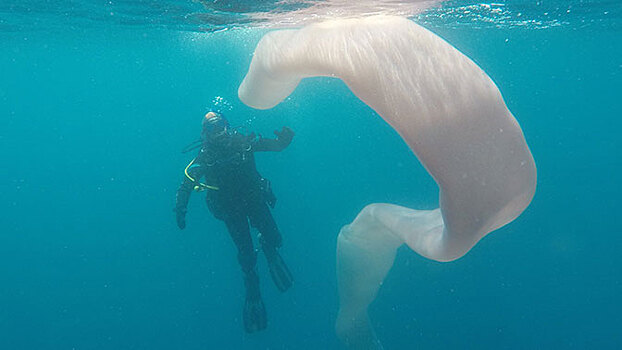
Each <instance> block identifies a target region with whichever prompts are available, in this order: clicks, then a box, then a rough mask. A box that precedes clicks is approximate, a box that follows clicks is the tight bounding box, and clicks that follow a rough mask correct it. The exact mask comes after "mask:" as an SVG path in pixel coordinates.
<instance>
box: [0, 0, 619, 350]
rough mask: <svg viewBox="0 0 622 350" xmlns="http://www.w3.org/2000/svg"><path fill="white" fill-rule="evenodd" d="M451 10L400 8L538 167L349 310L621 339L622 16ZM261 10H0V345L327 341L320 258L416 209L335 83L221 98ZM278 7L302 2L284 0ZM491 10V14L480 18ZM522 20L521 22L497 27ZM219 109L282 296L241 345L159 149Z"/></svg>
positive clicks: (267, 294) (534, 344)
mask: <svg viewBox="0 0 622 350" xmlns="http://www.w3.org/2000/svg"><path fill="white" fill-rule="evenodd" d="M481 5H482V4H479V3H473V2H466V1H461V2H459V1H454V2H451V3H448V4H445V5H443V7H441V8H439V9H432V10H430V11H429V12H426V13H423V14H419V15H415V16H413V19H414V20H416V21H418V22H419V23H422V24H424V25H425V26H426V27H428V28H430V29H431V30H433V31H434V32H435V33H437V34H438V35H440V36H441V37H443V38H444V39H446V40H447V41H448V42H450V43H451V44H452V45H454V46H456V47H457V48H458V49H460V50H461V51H462V52H464V53H465V54H466V55H468V56H469V57H471V58H472V59H473V60H474V61H475V62H477V63H478V64H479V65H480V66H481V67H482V68H483V69H484V70H485V71H486V72H487V73H488V74H489V75H490V76H491V77H492V78H493V80H494V81H495V82H496V83H497V85H498V86H499V88H500V90H501V92H502V93H503V96H504V98H505V100H506V103H507V105H508V107H509V108H510V110H511V111H512V112H513V114H514V115H515V116H516V118H517V120H518V121H519V123H520V124H521V127H522V129H523V131H524V133H525V136H526V138H527V142H528V144H529V146H530V148H531V151H532V153H533V155H534V158H535V160H536V164H537V166H538V189H537V193H536V196H535V198H534V200H533V202H532V203H531V205H530V206H529V207H528V208H527V210H526V211H525V212H524V213H523V214H522V215H521V216H520V217H519V218H518V219H517V220H516V221H514V222H512V223H511V224H509V225H508V226H506V227H504V228H502V229H500V230H498V231H496V232H495V233H493V234H491V235H489V236H488V237H486V238H485V239H484V240H483V241H481V242H480V243H479V244H478V245H476V246H475V248H474V249H473V250H472V251H471V252H470V253H468V254H467V255H466V256H465V257H463V258H462V259H459V260H457V261H455V262H452V263H438V262H434V261H429V260H426V259H424V258H422V257H420V256H418V255H416V254H415V253H414V252H412V251H410V250H407V249H402V250H400V251H399V253H398V257H397V259H396V262H395V265H394V267H393V269H392V270H391V272H390V273H389V275H388V277H387V279H386V281H385V283H384V285H383V287H382V288H381V289H380V292H379V295H378V297H377V299H376V301H375V302H374V303H373V304H372V305H371V307H370V316H371V319H372V321H373V324H374V327H375V328H376V331H377V333H378V336H379V338H380V339H381V340H382V341H383V343H384V346H385V348H386V349H413V348H422V349H444V348H456V349H499V348H502V349H586V348H601V349H618V348H620V347H621V346H622V333H621V332H620V325H621V324H622V300H621V299H620V295H622V257H621V254H620V253H619V252H620V250H621V249H622V235H621V234H620V233H622V232H621V229H620V227H621V224H622V220H620V217H619V216H618V211H619V210H620V209H621V204H620V199H619V198H620V197H622V186H621V185H620V179H622V154H621V153H622V152H621V149H622V138H621V137H620V135H619V130H620V129H621V127H622V121H620V118H619V117H620V116H621V115H622V98H621V97H622V94H621V92H620V91H621V88H622V40H621V38H622V36H621V34H622V31H621V27H620V24H621V23H622V17H620V15H621V13H622V11H621V9H622V6H621V4H620V3H619V2H618V1H587V2H586V1H570V2H566V1H527V0H523V1H507V2H499V3H497V4H484V5H486V6H481ZM283 6H284V5H283V4H281V3H275V2H271V1H260V2H250V1H247V2H241V1H237V2H232V1H229V2H227V1H214V2H213V3H211V4H210V3H206V2H190V1H188V2H186V1H173V0H168V1H135V2H132V1H114V2H113V1H111V2H108V3H107V4H98V3H97V2H92V1H42V0H30V1H19V2H18V1H12V0H11V1H3V3H2V4H1V5H0V44H1V47H2V49H1V50H0V115H2V118H0V159H2V162H3V166H2V169H3V170H2V171H1V172H0V180H1V181H0V193H1V194H2V198H3V200H2V201H1V202H0V209H1V213H2V215H0V218H1V221H0V227H1V228H2V229H1V231H0V277H1V278H2V282H1V283H2V286H1V288H0V348H1V349H220V348H232V349H339V348H340V343H339V341H338V339H337V338H336V336H335V334H334V329H333V327H334V319H335V316H336V313H337V308H338V298H337V283H336V276H335V245H336V237H337V234H338V232H339V229H340V228H341V226H343V225H344V224H347V223H349V222H351V221H352V220H353V218H354V217H355V215H356V214H357V213H358V212H359V211H360V209H361V208H362V207H363V206H364V205H366V204H368V203H371V202H390V203H396V204H400V205H405V206H408V207H412V208H422V209H423V208H434V207H437V206H438V189H437V186H436V184H435V183H434V181H433V180H432V179H431V178H430V176H429V175H428V174H427V173H426V171H425V170H424V169H423V167H422V166H421V165H420V164H419V162H418V161H417V159H416V158H415V157H414V155H413V154H412V153H411V151H410V150H409V149H408V147H407V146H406V145H405V144H404V143H403V142H402V141H401V139H400V138H399V137H398V135H397V134H396V133H395V132H394V131H393V130H392V129H391V128H390V127H389V126H388V125H386V124H385V123H384V122H383V121H382V120H381V118H379V117H378V116H377V115H376V114H375V113H374V112H373V111H372V110H371V109H369V108H368V107H367V106H366V105H365V104H363V103H362V102H361V101H359V100H358V99H357V98H356V97H355V96H353V95H352V93H351V92H350V91H349V90H348V89H347V88H346V86H345V85H344V84H343V83H342V82H340V81H338V80H333V79H328V78H321V79H320V78H314V79H309V80H306V81H303V82H302V84H301V86H300V87H299V88H298V89H297V90H296V91H295V92H294V94H293V95H292V96H291V97H290V98H288V99H287V100H286V101H285V102H284V103H282V104H280V105H278V106H277V107H275V108H274V109H271V110H267V111H258V110H253V109H250V108H249V107H246V106H245V105H243V104H242V103H241V102H240V101H239V100H238V99H237V87H238V85H239V83H240V82H241V80H242V78H243V77H244V74H245V73H246V70H247V68H248V64H249V63H250V59H251V57H252V52H253V49H254V47H255V45H256V43H257V42H258V40H259V39H260V38H261V36H262V34H264V33H265V32H266V31H268V30H271V29H270V28H265V27H262V26H256V24H258V23H256V20H254V19H252V18H249V17H248V16H247V15H245V14H248V13H250V12H257V11H260V12H261V11H272V10H275V9H277V10H278V12H287V11H289V10H291V8H290V7H287V6H285V7H283ZM289 6H291V7H293V8H299V7H305V6H308V4H298V5H296V4H295V3H293V4H291V5H289ZM491 8H492V9H493V10H494V9H498V11H496V12H495V11H491V10H490V9H491ZM519 14H520V15H519ZM214 105H217V106H218V108H221V109H223V110H224V111H225V113H226V114H227V116H228V117H229V119H230V120H231V122H232V124H234V125H238V126H244V127H245V128H247V129H248V130H254V131H257V132H260V133H262V134H264V135H271V134H272V130H274V129H276V128H280V127H281V126H283V125H288V126H290V127H291V128H292V129H294V130H295V132H296V137H295V138H294V141H293V143H292V145H291V146H290V147H289V148H288V149H286V150H285V151H283V152H281V153H274V154H269V153H266V154H260V155H258V156H257V161H258V167H259V170H260V172H261V173H262V174H263V175H264V176H265V177H267V178H269V179H270V180H271V181H272V184H273V187H274V190H275V192H276V195H277V197H278V202H277V206H276V208H275V210H274V215H275V218H276V220H277V222H278V224H279V227H280V229H281V231H282V233H283V235H284V239H285V242H284V248H283V256H284V258H285V259H286V260H287V262H288V264H289V265H290V268H291V270H292V272H293V273H294V275H295V278H296V284H295V286H294V288H293V289H292V290H290V291H288V292H287V293H285V294H281V293H279V292H278V290H277V289H276V288H275V287H274V285H273V284H272V282H271V281H270V279H269V275H268V273H267V267H266V264H265V261H264V260H263V259H261V258H260V259H259V271H260V274H261V281H262V293H263V296H264V301H265V303H266V306H267V309H268V318H269V325H268V329H267V330H266V331H264V332H261V333H257V334H251V335H248V334H246V333H244V331H243V327H242V322H241V308H242V301H243V297H244V292H243V284H242V278H241V274H240V272H239V267H238V265H237V261H236V257H235V248H234V245H233V243H232V242H231V240H230V238H229V236H228V234H227V232H226V229H225V227H224V225H223V224H222V223H221V222H219V221H216V220H215V219H213V218H212V217H211V215H210V214H209V212H208V211H207V208H206V207H205V205H204V201H203V199H202V196H201V195H194V196H193V198H192V199H191V203H190V205H189V213H188V218H187V221H188V222H187V224H188V227H187V228H186V229H185V230H184V231H180V230H179V229H178V228H177V227H176V224H175V220H174V215H173V213H172V211H171V209H172V208H173V206H174V199H175V191H176V189H177V187H178V185H179V183H180V181H181V180H182V178H183V168H184V167H185V166H186V164H187V163H188V161H190V158H191V156H189V155H184V154H181V153H180V150H181V149H182V148H183V147H184V146H185V145H186V144H187V143H189V142H191V141H193V140H195V139H196V138H197V137H198V133H199V128H200V119H201V116H202V115H203V114H204V113H205V112H206V111H207V110H209V109H210V108H214Z"/></svg>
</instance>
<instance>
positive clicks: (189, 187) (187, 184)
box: [173, 163, 203, 230]
mask: <svg viewBox="0 0 622 350" xmlns="http://www.w3.org/2000/svg"><path fill="white" fill-rule="evenodd" d="M191 165H192V166H190V167H188V168H186V169H185V170H184V172H185V177H184V181H183V182H182V183H181V185H180V186H179V189H178V190H177V195H176V197H175V209H173V211H174V212H175V213H176V214H177V226H179V228H180V229H182V230H183V229H184V228H185V227H186V208H187V206H188V201H189V200H190V195H191V194H192V191H193V190H194V186H195V183H196V182H198V180H199V179H200V178H201V176H202V168H203V167H202V166H200V165H198V164H192V163H191Z"/></svg>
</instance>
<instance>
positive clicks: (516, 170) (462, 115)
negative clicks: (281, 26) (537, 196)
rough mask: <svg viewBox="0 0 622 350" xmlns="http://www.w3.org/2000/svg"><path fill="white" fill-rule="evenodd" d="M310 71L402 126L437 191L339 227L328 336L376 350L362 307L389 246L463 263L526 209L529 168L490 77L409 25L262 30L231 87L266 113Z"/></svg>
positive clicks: (364, 22)
mask: <svg viewBox="0 0 622 350" xmlns="http://www.w3.org/2000/svg"><path fill="white" fill-rule="evenodd" d="M314 76H329V77H337V78H340V79H342V80H343V81H344V82H345V83H346V84H347V86H348V87H349V88H350V89H351V90H352V92H353V93H354V94H355V95H356V96H357V97H358V98H360V99H361V100H362V101H363V102H365V103H366V104H367V105H368V106H370V107H371V108H372V109H374V110H375V111H376V112H377V113H378V114H379V115H380V116H381V117H382V118H383V119H384V120H386V121H387V122H388V123H389V124H390V125H391V126H392V127H393V128H394V129H395V130H396V131H397V132H398V133H399V135H400V136H401V137H402V138H403V139H404V141H405V142H406V143H407V144H408V145H409V146H410V148H411V149H412V151H413V152H414V153H415V154H416V156H417V157H418V159H419V160H420V161H421V163H422V164H423V165H424V166H425V168H426V170H427V171H428V172H429V173H430V175H431V176H432V177H433V178H434V180H435V181H436V183H437V184H438V186H439V196H440V200H439V202H440V208H439V209H436V210H414V209H409V208H405V207H400V206H397V205H392V204H380V203H374V204H369V205H367V206H366V207H365V208H364V209H363V210H362V211H361V212H360V213H359V214H358V216H357V217H356V218H355V219H354V221H353V222H352V223H351V224H349V225H346V226H344V227H343V228H342V229H341V232H340V233H339V237H338V243H337V269H338V271H337V277H338V282H339V295H340V310H339V314H338V317H337V322H336V330H337V334H338V336H339V337H340V338H341V339H342V340H343V341H344V342H345V344H346V345H348V346H349V347H350V348H353V349H377V348H381V345H380V343H379V341H378V340H377V339H376V336H375V335H374V332H373V329H372V327H371V325H370V322H369V318H368V315H367V307H368V305H369V304H370V303H371V302H372V301H373V300H374V298H375V296H376V293H377V291H378V289H379V288H380V286H381V284H382V281H383V279H384V278H385V276H386V274H387V273H388V271H389V269H390V268H391V266H392V265H393V261H394V259H395V254H396V250H397V248H398V247H399V246H401V245H402V244H404V243H405V244H407V245H408V246H409V247H410V248H411V249H412V250H414V251H415V252H417V253H419V254H421V255H423V256H425V257H427V258H429V259H433V260H437V261H451V260H455V259H457V258H460V257H461V256H463V255H464V254H466V253H467V252H468V251H469V250H470V249H471V248H472V247H473V246H474V245H475V244H476V243H477V242H478V241H479V240H480V239H482V238H483V237H484V236H486V235H487V234H488V233H490V232H491V231H494V230H496V229H498V228H500V227H502V226H504V225H506V224H507V223H509V222H511V221H512V220H514V219H515V218H516V217H518V216H519V215H520V214H521V213H522V212H523V210H525V208H526V207H527V206H528V205H529V203H530V202H531V199H532V197H533V195H534V193H535V189H536V168H535V163H534V160H533V157H532V155H531V152H530V151H529V148H528V146H527V143H526V141H525V138H524V136H523V132H522V130H521V128H520V126H519V125H518V123H517V121H516V119H514V117H513V116H512V113H510V111H509V110H508V108H507V107H506V105H505V103H504V101H503V98H502V96H501V93H500V92H499V89H498V88H497V86H496V85H495V84H494V82H493V81H492V80H491V79H490V77H489V76H488V75H487V74H486V73H485V72H484V71H483V70H482V69H480V68H479V67H478V66H477V65H476V64H475V63H474V62H473V61H471V60H470V59H469V58H468V57H466V56H465V55H464V54H462V53H461V52H459V51H458V50H457V49H455V48H454V47H453V46H451V45H450V44H448V43H447V42H445V41H444V40H443V39H441V38H440V37H438V36H437V35H435V34H434V33H432V32H430V31H428V30H427V29H425V28H423V27H421V26H419V25H417V24H415V23H414V22H412V21H410V20H407V19H404V18H400V17H392V16H372V17H366V18H360V19H343V20H333V21H328V22H323V23H318V24H313V25H310V26H307V27H304V28H302V29H297V30H280V31H274V32H270V33H268V34H266V35H265V36H264V37H263V38H262V39H261V41H260V42H259V44H258V45H257V48H256V49H255V54H254V56H253V59H252V62H251V64H250V68H249V70H248V73H247V75H246V77H245V78H244V81H243V82H242V84H241V85H240V87H239V91H238V94H239V97H240V99H241V100H242V101H243V102H244V103H246V104H247V105H249V106H251V107H254V108H259V109H268V108H271V107H274V106H275V105H277V104H278V103H280V102H281V101H282V100H283V99H285V98H286V97H287V96H288V95H289V94H290V93H291V92H292V91H293V90H294V89H295V88H296V86H297V85H298V83H299V82H300V80H301V79H302V78H306V77H314Z"/></svg>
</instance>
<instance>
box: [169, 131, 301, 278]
mask: <svg viewBox="0 0 622 350" xmlns="http://www.w3.org/2000/svg"><path fill="white" fill-rule="evenodd" d="M292 136H293V135H292V134H289V133H287V134H280V137H278V138H277V139H266V138H262V137H255V135H254V134H251V135H248V136H247V135H242V134H240V133H233V134H231V135H227V137H226V139H225V140H221V141H219V142H218V143H211V144H210V143H204V144H203V146H202V147H201V150H200V151H199V154H198V155H197V157H196V159H195V161H194V163H193V164H192V166H191V167H189V168H188V174H189V175H190V177H191V178H192V179H194V181H193V180H191V179H190V178H188V177H186V178H185V179H184V182H183V183H182V184H181V186H180V187H179V190H178V191H177V204H176V210H177V211H178V212H179V211H182V212H184V213H185V211H186V206H187V204H188V200H189V198H190V194H191V193H192V190H193V188H194V187H195V186H196V185H198V184H199V182H200V179H201V178H202V177H204V178H205V182H204V183H205V184H206V185H208V186H209V187H210V188H208V189H207V196H206V201H207V206H208V208H209V210H210V211H211V212H212V214H213V215H214V217H216V218H217V219H219V220H222V221H224V222H225V224H226V226H227V229H228V230H229V234H230V235H231V238H232V239H233V241H234V242H235V245H236V246H237V248H238V261H239V263H240V265H241V267H242V270H243V271H244V272H245V274H249V273H251V272H252V271H253V270H254V268H255V264H256V261H257V256H256V254H255V250H254V248H253V241H252V238H251V235H250V229H249V225H248V222H249V220H250V224H251V225H252V226H253V227H255V228H257V230H259V232H260V234H261V239H260V242H261V244H262V247H263V248H264V251H272V250H275V249H276V248H279V247H280V246H281V234H280V233H279V229H278V228H277V226H276V223H275V221H274V219H273V217H272V214H271V213H270V209H269V208H268V204H270V205H271V206H274V201H275V198H274V195H273V194H272V191H271V190H270V184H269V182H268V181H267V180H266V179H264V178H262V177H261V175H260V174H259V172H258V171H257V168H256V165H255V157H254V153H255V152H262V151H277V152H278V151H281V150H283V149H284V148H286V147H287V146H288V145H289V143H290V142H291V139H292Z"/></svg>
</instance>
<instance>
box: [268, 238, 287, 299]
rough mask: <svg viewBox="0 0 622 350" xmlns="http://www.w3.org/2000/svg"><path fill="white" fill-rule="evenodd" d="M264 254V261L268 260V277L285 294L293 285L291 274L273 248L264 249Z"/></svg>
mask: <svg viewBox="0 0 622 350" xmlns="http://www.w3.org/2000/svg"><path fill="white" fill-rule="evenodd" d="M264 254H265V255H266V260H268V267H269V268H270V275H271V276H272V280H273V281H274V284H275V285H276V287H277V288H278V289H279V290H280V291H281V292H285V291H286V290H288V289H289V288H290V287H291V286H292V284H293V283H294V277H293V276H292V273H291V272H289V269H288V268H287V265H285V262H284V261H283V258H281V255H280V254H279V252H278V251H277V250H276V249H275V248H266V247H264Z"/></svg>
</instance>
